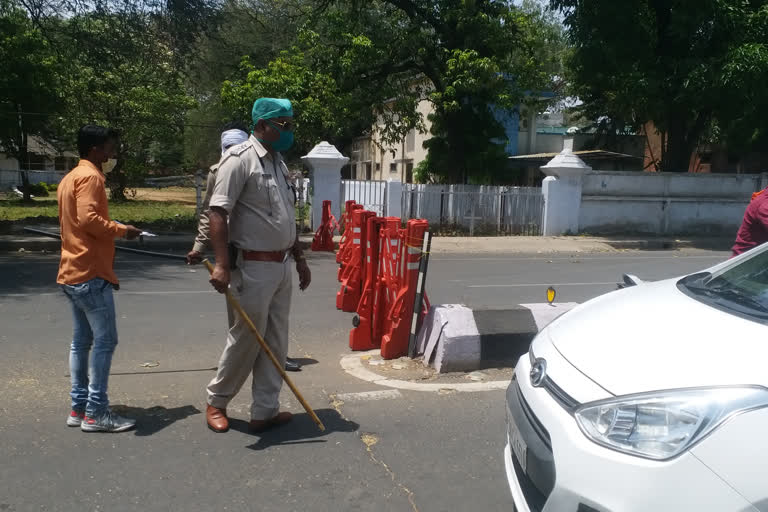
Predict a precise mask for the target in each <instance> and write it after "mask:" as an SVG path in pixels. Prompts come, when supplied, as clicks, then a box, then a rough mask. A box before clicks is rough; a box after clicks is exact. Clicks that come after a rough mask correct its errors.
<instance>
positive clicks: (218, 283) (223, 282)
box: [209, 263, 230, 293]
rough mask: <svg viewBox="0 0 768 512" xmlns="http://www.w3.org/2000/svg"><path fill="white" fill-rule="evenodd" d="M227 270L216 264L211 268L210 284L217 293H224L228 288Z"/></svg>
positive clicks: (228, 277)
mask: <svg viewBox="0 0 768 512" xmlns="http://www.w3.org/2000/svg"><path fill="white" fill-rule="evenodd" d="M229 279H230V276H229V269H228V268H225V267H222V266H221V265H219V264H218V263H217V264H216V265H215V266H214V267H213V273H212V274H211V279H210V281H209V282H210V283H211V284H212V285H213V287H214V288H216V291H217V292H219V293H224V292H226V291H227V288H229Z"/></svg>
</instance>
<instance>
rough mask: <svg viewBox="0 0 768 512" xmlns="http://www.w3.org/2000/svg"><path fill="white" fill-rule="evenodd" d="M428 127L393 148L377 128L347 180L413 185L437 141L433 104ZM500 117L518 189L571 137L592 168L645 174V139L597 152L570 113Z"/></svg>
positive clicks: (354, 156) (522, 110) (499, 113)
mask: <svg viewBox="0 0 768 512" xmlns="http://www.w3.org/2000/svg"><path fill="white" fill-rule="evenodd" d="M553 97H554V94H553V93H540V94H539V95H538V98H537V99H539V100H548V99H552V98H553ZM418 112H419V113H420V114H421V116H422V118H423V119H424V122H425V125H426V131H425V132H419V131H417V130H411V131H410V132H409V133H408V134H407V135H406V137H405V138H404V139H403V140H402V141H400V142H399V143H398V144H395V145H392V146H387V145H384V144H382V143H381V141H380V140H379V139H378V138H377V132H378V130H377V127H373V129H372V130H371V132H372V133H371V134H370V135H365V136H361V137H358V138H356V139H355V140H354V141H353V142H352V144H351V146H350V149H349V150H348V152H349V156H350V162H349V165H348V166H347V167H346V168H345V169H344V170H343V171H342V172H343V177H344V178H346V179H356V180H384V181H386V180H393V181H400V182H403V183H412V182H413V170H414V168H415V167H416V166H418V165H419V163H420V162H421V161H422V160H424V159H425V158H426V156H427V150H426V149H424V142H425V141H426V140H427V139H429V138H430V137H431V135H430V133H429V128H430V126H431V123H430V122H429V119H428V116H429V114H431V113H432V104H431V103H430V102H429V101H428V100H422V101H421V102H420V103H419V105H418ZM494 116H495V117H496V119H497V120H498V121H499V122H500V123H501V125H502V126H503V127H504V131H505V133H506V137H507V144H506V146H505V151H506V153H507V155H509V157H510V159H509V166H510V176H515V178H514V180H515V181H516V183H510V184H516V185H528V186H530V185H536V184H538V183H539V182H540V181H541V179H542V178H543V175H541V173H540V172H539V170H538V168H539V166H540V165H543V164H544V163H546V162H547V161H549V160H550V159H552V158H553V157H554V156H555V155H556V154H557V153H559V152H560V151H562V150H563V147H564V146H563V145H564V140H565V138H566V136H569V137H572V138H574V150H576V151H583V150H589V151H591V153H590V154H588V155H583V156H582V159H584V160H585V161H587V163H588V164H590V165H591V163H590V162H592V163H598V161H599V167H600V168H601V169H603V168H606V169H610V170H617V171H618V170H637V171H639V170H642V168H643V154H644V145H645V137H644V136H643V135H627V136H622V137H618V138H617V141H616V142H615V144H616V145H618V148H612V149H617V150H616V151H603V150H599V149H596V148H595V147H594V146H595V140H596V137H595V135H594V134H593V133H576V134H575V135H574V134H573V133H574V132H575V131H576V132H577V131H578V128H576V127H574V126H572V125H569V122H571V121H572V120H571V119H569V116H568V114H567V113H566V112H565V111H564V110H546V111H544V112H538V111H537V110H535V109H533V108H528V107H526V106H523V105H521V106H518V107H517V108H515V109H513V110H512V111H503V110H496V111H494Z"/></svg>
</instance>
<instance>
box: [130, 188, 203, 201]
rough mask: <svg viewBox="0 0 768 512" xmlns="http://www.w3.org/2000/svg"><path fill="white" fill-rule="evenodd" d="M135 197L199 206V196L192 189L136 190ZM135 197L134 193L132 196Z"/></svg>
mask: <svg viewBox="0 0 768 512" xmlns="http://www.w3.org/2000/svg"><path fill="white" fill-rule="evenodd" d="M133 190H134V191H135V192H136V195H135V197H132V199H139V200H142V201H171V202H174V203H183V204H191V205H196V204H197V196H196V192H195V189H194V188H191V187H165V188H136V189H133ZM130 195H131V196H132V195H133V192H131V194H130Z"/></svg>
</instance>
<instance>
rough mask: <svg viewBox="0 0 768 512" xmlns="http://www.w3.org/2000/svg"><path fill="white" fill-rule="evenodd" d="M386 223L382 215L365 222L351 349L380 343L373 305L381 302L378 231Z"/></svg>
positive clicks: (370, 346)
mask: <svg viewBox="0 0 768 512" xmlns="http://www.w3.org/2000/svg"><path fill="white" fill-rule="evenodd" d="M398 221H399V219H398ZM386 223H387V219H386V218H383V217H369V218H368V220H367V223H366V228H365V243H364V246H365V282H364V283H363V289H362V292H361V294H360V302H359V303H358V304H357V310H356V311H357V314H355V316H354V318H353V319H352V325H353V326H354V327H353V328H352V330H351V331H350V333H349V348H351V349H352V350H370V349H373V348H376V347H378V346H380V345H381V334H378V337H377V336H376V331H379V332H380V329H374V326H375V324H374V307H375V306H376V305H381V304H382V301H381V300H377V297H376V292H377V289H379V288H378V287H377V281H378V277H379V247H380V245H381V237H380V233H381V230H382V228H384V226H386Z"/></svg>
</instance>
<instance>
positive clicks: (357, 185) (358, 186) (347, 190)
mask: <svg viewBox="0 0 768 512" xmlns="http://www.w3.org/2000/svg"><path fill="white" fill-rule="evenodd" d="M341 197H342V205H343V204H344V203H346V202H347V201H349V200H352V199H354V200H355V202H357V203H358V204H362V205H363V206H364V207H365V209H366V210H370V211H372V212H376V215H379V216H383V215H386V214H387V212H386V204H387V182H386V181H378V180H376V181H368V180H341Z"/></svg>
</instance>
